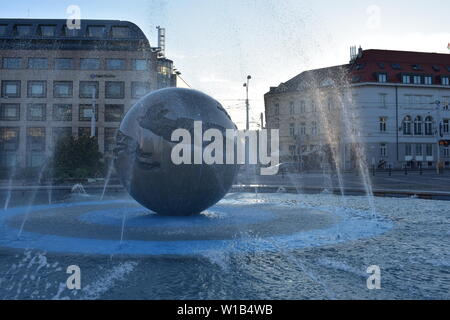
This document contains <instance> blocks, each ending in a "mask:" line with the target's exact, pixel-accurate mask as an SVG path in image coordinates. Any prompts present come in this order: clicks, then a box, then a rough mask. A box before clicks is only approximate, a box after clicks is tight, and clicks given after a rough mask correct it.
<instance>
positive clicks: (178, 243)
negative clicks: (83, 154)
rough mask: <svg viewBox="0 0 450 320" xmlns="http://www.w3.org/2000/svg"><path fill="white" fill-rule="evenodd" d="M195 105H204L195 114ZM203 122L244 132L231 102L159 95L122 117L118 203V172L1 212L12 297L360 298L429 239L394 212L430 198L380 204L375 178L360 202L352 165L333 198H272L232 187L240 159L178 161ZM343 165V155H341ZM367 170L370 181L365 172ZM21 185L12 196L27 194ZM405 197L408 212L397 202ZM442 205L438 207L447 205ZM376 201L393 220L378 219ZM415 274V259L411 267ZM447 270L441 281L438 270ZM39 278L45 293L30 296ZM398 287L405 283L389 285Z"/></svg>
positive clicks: (2, 273)
mask: <svg viewBox="0 0 450 320" xmlns="http://www.w3.org/2000/svg"><path fill="white" fill-rule="evenodd" d="M189 101H194V102H196V103H198V105H199V106H200V107H199V108H198V109H195V108H192V107H191V106H190V105H189V103H188V102H189ZM176 110H179V112H178V113H177V112H175V111H176ZM193 120H202V121H203V122H205V123H208V124H207V125H206V126H205V128H204V129H209V128H217V129H218V130H219V131H220V130H222V129H224V128H234V124H233V123H232V122H231V120H229V119H228V117H227V115H226V112H225V111H223V109H222V108H221V107H220V105H219V104H218V103H217V102H216V101H215V100H213V99H212V98H210V97H208V96H206V95H204V94H201V93H199V92H196V91H185V90H182V91H179V90H175V89H171V90H162V91H158V92H155V93H153V94H150V95H148V96H147V97H144V98H143V99H142V100H140V101H139V102H138V103H137V105H136V106H135V107H133V108H132V109H131V110H130V112H129V114H127V116H126V117H125V119H124V121H123V123H122V125H121V129H120V133H119V135H118V138H119V140H118V147H117V150H116V151H115V157H116V162H115V166H116V171H117V172H118V174H119V176H120V178H121V180H122V182H123V184H124V187H125V191H124V192H122V193H118V194H116V193H115V194H114V195H108V196H107V197H106V195H107V194H108V188H107V186H108V183H109V179H110V177H111V171H112V166H110V167H109V170H108V178H107V179H106V181H105V185H104V186H103V188H102V189H101V190H100V191H99V194H98V195H95V194H92V193H91V189H89V193H90V195H89V196H88V195H87V192H86V190H85V188H84V186H83V185H81V184H76V185H74V186H73V187H71V188H67V190H68V191H67V192H70V193H71V194H72V195H73V197H67V198H65V199H64V200H60V201H57V200H55V199H53V201H50V200H48V199H45V200H44V199H43V200H42V201H39V199H38V197H36V193H37V192H38V191H37V189H38V188H37V187H36V188H33V189H32V191H31V195H30V197H29V199H26V201H23V204H22V205H17V204H15V205H9V206H5V209H4V210H2V211H0V235H1V236H0V248H1V249H0V252H2V250H6V252H13V253H14V254H4V256H5V258H4V259H3V263H2V264H0V284H2V289H0V299H2V298H6V299H15V298H25V299H35V298H36V299H45V298H55V299H66V298H70V299H99V298H107V299H108V298H112V299H120V298H123V297H127V298H138V299H267V298H269V299H279V298H280V299H303V298H319V299H320V298H327V299H335V298H338V299H339V298H341V297H344V298H345V297H347V295H348V297H351V298H352V297H356V298H358V297H365V296H364V295H369V294H368V293H367V292H366V290H367V289H366V288H360V287H361V283H364V281H361V278H362V275H364V274H365V270H366V268H367V266H369V265H371V264H374V263H375V264H376V263H380V264H383V265H386V264H388V263H389V261H391V260H396V259H400V260H402V259H403V257H401V256H398V252H402V250H392V249H391V247H395V248H398V246H403V245H404V242H402V241H397V240H398V239H399V238H402V237H408V241H412V242H414V241H417V240H416V239H414V238H413V237H411V238H409V236H408V230H410V228H412V227H413V228H416V226H415V225H408V226H407V227H405V228H404V229H402V225H401V224H400V229H398V228H393V227H394V226H396V224H397V221H394V220H395V219H397V216H396V215H400V217H399V218H398V219H399V220H398V221H400V223H406V222H402V221H406V220H408V219H410V217H411V216H412V215H413V216H417V217H421V215H420V214H422V212H419V211H421V210H420V209H417V208H421V206H420V205H419V204H418V203H419V202H421V201H424V200H420V199H409V200H410V201H414V202H417V203H415V204H411V205H410V206H409V207H408V204H407V203H406V202H404V201H403V200H398V199H383V201H382V202H381V201H378V202H377V200H376V199H375V198H374V197H373V195H372V194H371V193H370V190H371V189H370V186H367V196H368V199H367V198H365V197H350V196H347V195H345V194H344V189H343V183H342V177H341V175H342V172H340V171H339V170H338V171H337V172H336V173H337V176H338V182H337V183H338V185H339V188H340V192H338V194H336V192H333V179H332V178H331V177H330V178H329V179H328V177H326V174H327V172H326V171H324V172H323V176H324V177H323V178H326V179H327V183H328V186H327V187H328V189H329V191H330V192H323V193H321V192H320V191H318V193H317V194H301V193H300V191H301V190H300V189H299V188H298V184H295V187H296V188H295V190H294V193H289V192H288V190H287V189H288V188H289V187H288V186H277V187H276V188H274V190H273V193H268V192H267V190H265V189H264V188H263V187H261V186H256V187H255V190H256V192H255V193H245V192H229V190H230V187H231V185H232V183H233V180H234V178H235V174H236V166H234V165H224V167H223V168H220V167H215V166H213V167H208V166H207V165H202V164H200V165H191V166H190V165H184V166H181V167H179V168H177V167H173V166H172V164H171V163H172V162H171V160H172V159H171V158H170V152H169V150H170V149H171V148H172V147H173V144H172V143H171V142H170V140H171V139H170V135H169V133H171V130H172V129H173V128H180V127H181V128H184V129H186V131H188V132H189V131H190V130H191V129H193V125H194V124H193ZM161 124H163V125H161ZM166 126H167V127H166ZM167 128H170V130H168V129H167ZM328 129H329V130H330V131H329V132H328V133H327V135H328V139H330V141H331V140H332V137H333V136H334V135H333V133H332V129H331V128H328ZM333 159H334V161H337V162H338V161H340V160H339V155H338V154H337V153H335V154H334V156H333ZM360 168H361V175H362V177H363V178H364V179H367V183H370V180H369V179H368V175H367V172H366V169H365V168H364V166H363V165H361V166H360ZM328 174H329V173H328ZM288 178H289V179H295V176H292V177H291V176H289V177H288ZM40 179H41V177H40V178H39V180H40ZM9 184H10V185H11V187H9V192H8V190H7V194H9V196H8V202H9V201H10V200H9V198H11V197H12V198H14V193H12V195H11V190H12V189H13V187H12V186H13V183H12V182H9ZM52 188H56V186H52ZM93 189H95V188H93ZM80 196H81V197H80ZM395 201H397V202H395ZM399 201H403V202H401V206H405V207H406V208H407V214H406V213H405V214H404V215H403V211H402V210H397V211H398V212H394V211H393V210H392V207H393V204H394V203H395V205H397V203H400V202H399ZM10 203H11V202H10ZM430 203H431V204H433V206H434V208H436V212H444V211H445V210H446V208H447V207H446V206H445V204H443V203H438V202H430ZM375 204H376V205H377V206H376V210H377V212H378V211H379V210H380V212H381V213H380V214H377V215H373V212H374V210H375V209H374V208H375ZM183 205H185V207H183ZM183 208H185V209H183ZM405 212H406V211H405ZM402 215H403V216H402ZM420 219H422V218H420ZM426 219H428V220H427V223H433V224H435V225H436V226H442V225H445V224H444V223H443V221H445V216H444V217H439V216H438V215H436V214H434V213H432V212H431V213H429V214H427V217H426ZM411 226H412V227H411ZM418 227H419V226H417V228H418ZM408 228H409V229H408ZM437 228H439V227H437ZM402 230H403V231H402ZM404 230H406V231H404ZM18 232H19V237H18ZM400 232H403V233H401V234H399V233H400ZM442 232H443V231H442V230H441V233H442ZM429 234H430V235H431V231H430V232H429ZM430 243H433V242H432V241H429V242H428V244H427V245H429V244H430ZM378 246H380V248H382V249H380V250H378ZM402 248H403V247H402ZM406 250H411V248H410V247H406ZM372 252H373V254H372ZM428 252H430V255H431V254H434V253H433V252H435V251H433V250H428ZM22 255H25V256H24V257H23V256H22ZM108 257H109V259H108ZM442 259H443V258H442V257H440V256H437V255H435V256H433V257H431V256H430V257H429V259H428V260H427V261H426V262H424V263H434V264H435V265H437V266H436V267H435V268H436V270H441V269H440V268H442V267H441V265H445V263H446V262H445V260H442ZM403 260H404V259H403ZM403 260H402V261H403ZM430 261H431V262H430ZM73 264H77V265H79V266H80V268H81V269H82V270H83V272H84V273H85V274H86V277H85V276H84V275H83V279H85V278H86V279H89V280H87V281H89V282H88V283H86V285H85V286H84V287H83V290H82V291H81V292H80V293H78V295H77V293H75V292H71V291H69V290H68V289H67V288H66V287H65V285H64V279H65V278H64V277H66V276H67V275H66V274H65V268H66V267H67V266H69V265H73ZM414 266H416V264H414ZM405 268H406V269H407V270H408V268H409V270H410V271H411V268H413V267H410V266H408V262H405ZM149 270H151V272H148V271H149ZM105 271H106V272H105ZM43 272H44V273H43ZM405 272H406V271H405ZM361 274H362V275H361ZM387 277H389V275H387ZM435 277H436V278H437V279H440V275H439V273H438V271H436V273H435ZM62 278H64V279H63V280H62ZM341 278H342V279H343V280H342V281H340V280H339V279H341ZM354 278H355V279H354ZM42 279H45V280H46V281H43V280H42ZM401 280H402V279H401V278H399V280H396V278H395V277H391V278H389V281H391V283H392V287H395V286H396V285H398V286H399V288H401V290H399V292H404V290H403V289H404V283H403V281H401ZM118 281H126V283H127V286H126V288H122V289H121V290H119V289H117V287H115V286H116V284H117V282H118ZM336 281H337V282H338V284H337V285H335V282H336ZM27 283H31V284H32V285H33V288H34V289H33V290H34V291H32V292H31V291H28V292H27V291H26V290H27V288H26V286H27ZM300 284H301V285H300ZM3 285H4V286H3ZM112 289H114V290H112ZM389 290H395V289H387V291H385V292H388V294H389V293H391V292H392V291H389ZM433 290H434V291H433V292H435V293H436V292H438V291H437V289H436V288H434V289H433ZM349 292H357V295H356V296H352V295H349ZM388 294H387V297H389V295H388Z"/></svg>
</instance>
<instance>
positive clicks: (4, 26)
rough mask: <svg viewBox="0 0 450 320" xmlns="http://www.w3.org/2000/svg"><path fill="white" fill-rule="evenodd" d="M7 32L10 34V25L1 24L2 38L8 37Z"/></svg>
mask: <svg viewBox="0 0 450 320" xmlns="http://www.w3.org/2000/svg"><path fill="white" fill-rule="evenodd" d="M7 32H8V25H7V24H0V37H2V36H6V34H7Z"/></svg>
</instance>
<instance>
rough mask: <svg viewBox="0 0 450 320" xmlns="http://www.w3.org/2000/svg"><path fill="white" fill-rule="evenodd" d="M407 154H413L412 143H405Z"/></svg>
mask: <svg viewBox="0 0 450 320" xmlns="http://www.w3.org/2000/svg"><path fill="white" fill-rule="evenodd" d="M405 156H407V157H408V156H412V146H411V144H409V143H407V144H405Z"/></svg>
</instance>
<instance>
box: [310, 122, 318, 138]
mask: <svg viewBox="0 0 450 320" xmlns="http://www.w3.org/2000/svg"><path fill="white" fill-rule="evenodd" d="M317 131H318V130H317V122H316V121H313V122H312V127H311V134H312V135H313V136H317Z"/></svg>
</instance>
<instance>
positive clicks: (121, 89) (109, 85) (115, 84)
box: [105, 81, 125, 99]
mask: <svg viewBox="0 0 450 320" xmlns="http://www.w3.org/2000/svg"><path fill="white" fill-rule="evenodd" d="M105 95H106V99H124V98H125V82H121V81H107V82H106V84H105Z"/></svg>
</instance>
